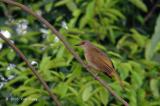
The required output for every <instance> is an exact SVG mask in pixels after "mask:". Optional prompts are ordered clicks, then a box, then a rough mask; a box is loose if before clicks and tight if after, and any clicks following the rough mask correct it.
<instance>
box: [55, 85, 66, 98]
mask: <svg viewBox="0 0 160 106" xmlns="http://www.w3.org/2000/svg"><path fill="white" fill-rule="evenodd" d="M68 87H69V86H68V84H66V83H60V84H58V86H57V87H56V88H54V92H55V93H57V94H59V95H60V96H61V97H65V96H66V93H67V91H68Z"/></svg>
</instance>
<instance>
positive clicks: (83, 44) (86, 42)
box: [76, 40, 90, 48]
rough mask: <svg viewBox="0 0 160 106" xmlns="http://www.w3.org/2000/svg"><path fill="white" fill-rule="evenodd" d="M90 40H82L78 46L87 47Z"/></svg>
mask: <svg viewBox="0 0 160 106" xmlns="http://www.w3.org/2000/svg"><path fill="white" fill-rule="evenodd" d="M89 44H90V42H89V41H88V40H83V41H81V42H80V43H79V44H77V45H76V46H81V47H84V48H86V47H87V46H89Z"/></svg>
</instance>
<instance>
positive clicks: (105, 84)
mask: <svg viewBox="0 0 160 106" xmlns="http://www.w3.org/2000/svg"><path fill="white" fill-rule="evenodd" d="M0 1H2V2H5V3H8V4H12V5H15V6H18V7H20V8H21V9H22V10H24V11H26V12H27V13H29V14H31V15H32V16H34V17H36V19H38V20H39V21H40V22H42V23H43V24H45V25H46V26H47V27H48V28H49V29H50V30H51V31H52V33H54V34H55V35H56V36H57V37H58V38H59V39H60V40H61V41H62V42H63V44H64V46H65V47H66V48H67V49H68V50H69V52H70V53H71V54H72V55H73V56H74V57H75V58H76V59H77V61H78V62H79V63H80V64H81V65H82V66H83V67H84V68H86V70H88V72H90V73H91V75H92V76H93V77H94V78H95V79H96V80H97V81H99V82H100V83H101V84H102V85H103V86H104V87H105V88H106V89H107V90H108V91H109V92H110V93H111V94H112V95H113V96H114V97H115V98H116V99H117V100H119V101H120V102H122V103H123V104H124V105H125V106H128V103H127V102H126V101H125V100H124V99H123V98H121V97H120V96H119V95H118V94H117V93H116V92H114V91H113V90H112V89H111V87H110V86H109V85H108V84H107V83H106V82H105V81H103V80H102V79H101V78H100V77H98V76H96V75H95V74H94V73H92V71H90V68H89V67H88V66H87V65H86V64H85V63H84V62H83V61H82V59H81V58H80V57H79V55H78V54H77V53H76V52H75V51H74V50H73V48H72V47H71V45H70V44H69V43H68V42H67V40H66V39H65V37H64V36H63V35H62V34H61V33H59V32H58V31H57V30H56V29H55V28H54V26H52V25H51V24H50V23H49V22H48V21H47V20H45V19H44V18H43V17H41V16H39V15H37V14H36V13H34V12H33V11H32V10H31V9H29V8H28V7H26V6H25V5H22V4H20V3H17V2H14V1H11V0H0Z"/></svg>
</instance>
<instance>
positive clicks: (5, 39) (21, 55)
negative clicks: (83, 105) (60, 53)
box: [0, 32, 61, 106]
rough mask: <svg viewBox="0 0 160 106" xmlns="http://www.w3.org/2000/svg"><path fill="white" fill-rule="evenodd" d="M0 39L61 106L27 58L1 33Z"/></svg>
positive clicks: (59, 105) (58, 105) (58, 104)
mask: <svg viewBox="0 0 160 106" xmlns="http://www.w3.org/2000/svg"><path fill="white" fill-rule="evenodd" d="M0 38H2V39H3V40H4V41H5V42H6V43H7V44H8V45H9V46H11V48H12V49H13V50H14V51H15V52H17V54H18V55H19V57H21V58H22V60H24V62H25V63H26V64H27V65H28V67H29V68H30V69H31V70H32V72H33V74H34V75H35V76H36V77H37V78H38V80H39V81H40V83H42V85H43V86H44V88H45V89H46V90H47V92H48V93H49V95H50V96H51V98H52V99H53V101H55V103H56V105H57V106H61V104H60V102H59V101H58V99H57V97H56V95H55V94H52V92H51V91H50V89H49V87H48V85H47V84H46V82H45V81H44V80H43V79H42V77H41V76H40V75H39V74H38V71H37V70H36V69H35V68H34V67H33V66H32V65H31V64H30V63H29V61H28V60H27V58H26V57H25V56H24V54H23V53H22V52H21V51H20V50H19V49H18V48H17V47H16V46H15V45H14V44H13V43H12V42H11V41H10V40H9V39H7V38H6V37H5V36H4V35H2V33H1V32H0Z"/></svg>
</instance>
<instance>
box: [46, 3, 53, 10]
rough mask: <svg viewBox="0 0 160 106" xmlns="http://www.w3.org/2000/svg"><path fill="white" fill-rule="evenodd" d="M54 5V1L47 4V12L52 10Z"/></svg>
mask: <svg viewBox="0 0 160 106" xmlns="http://www.w3.org/2000/svg"><path fill="white" fill-rule="evenodd" d="M52 5H53V3H52V2H50V3H48V4H47V5H45V10H46V11H47V12H50V11H51V9H52Z"/></svg>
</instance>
